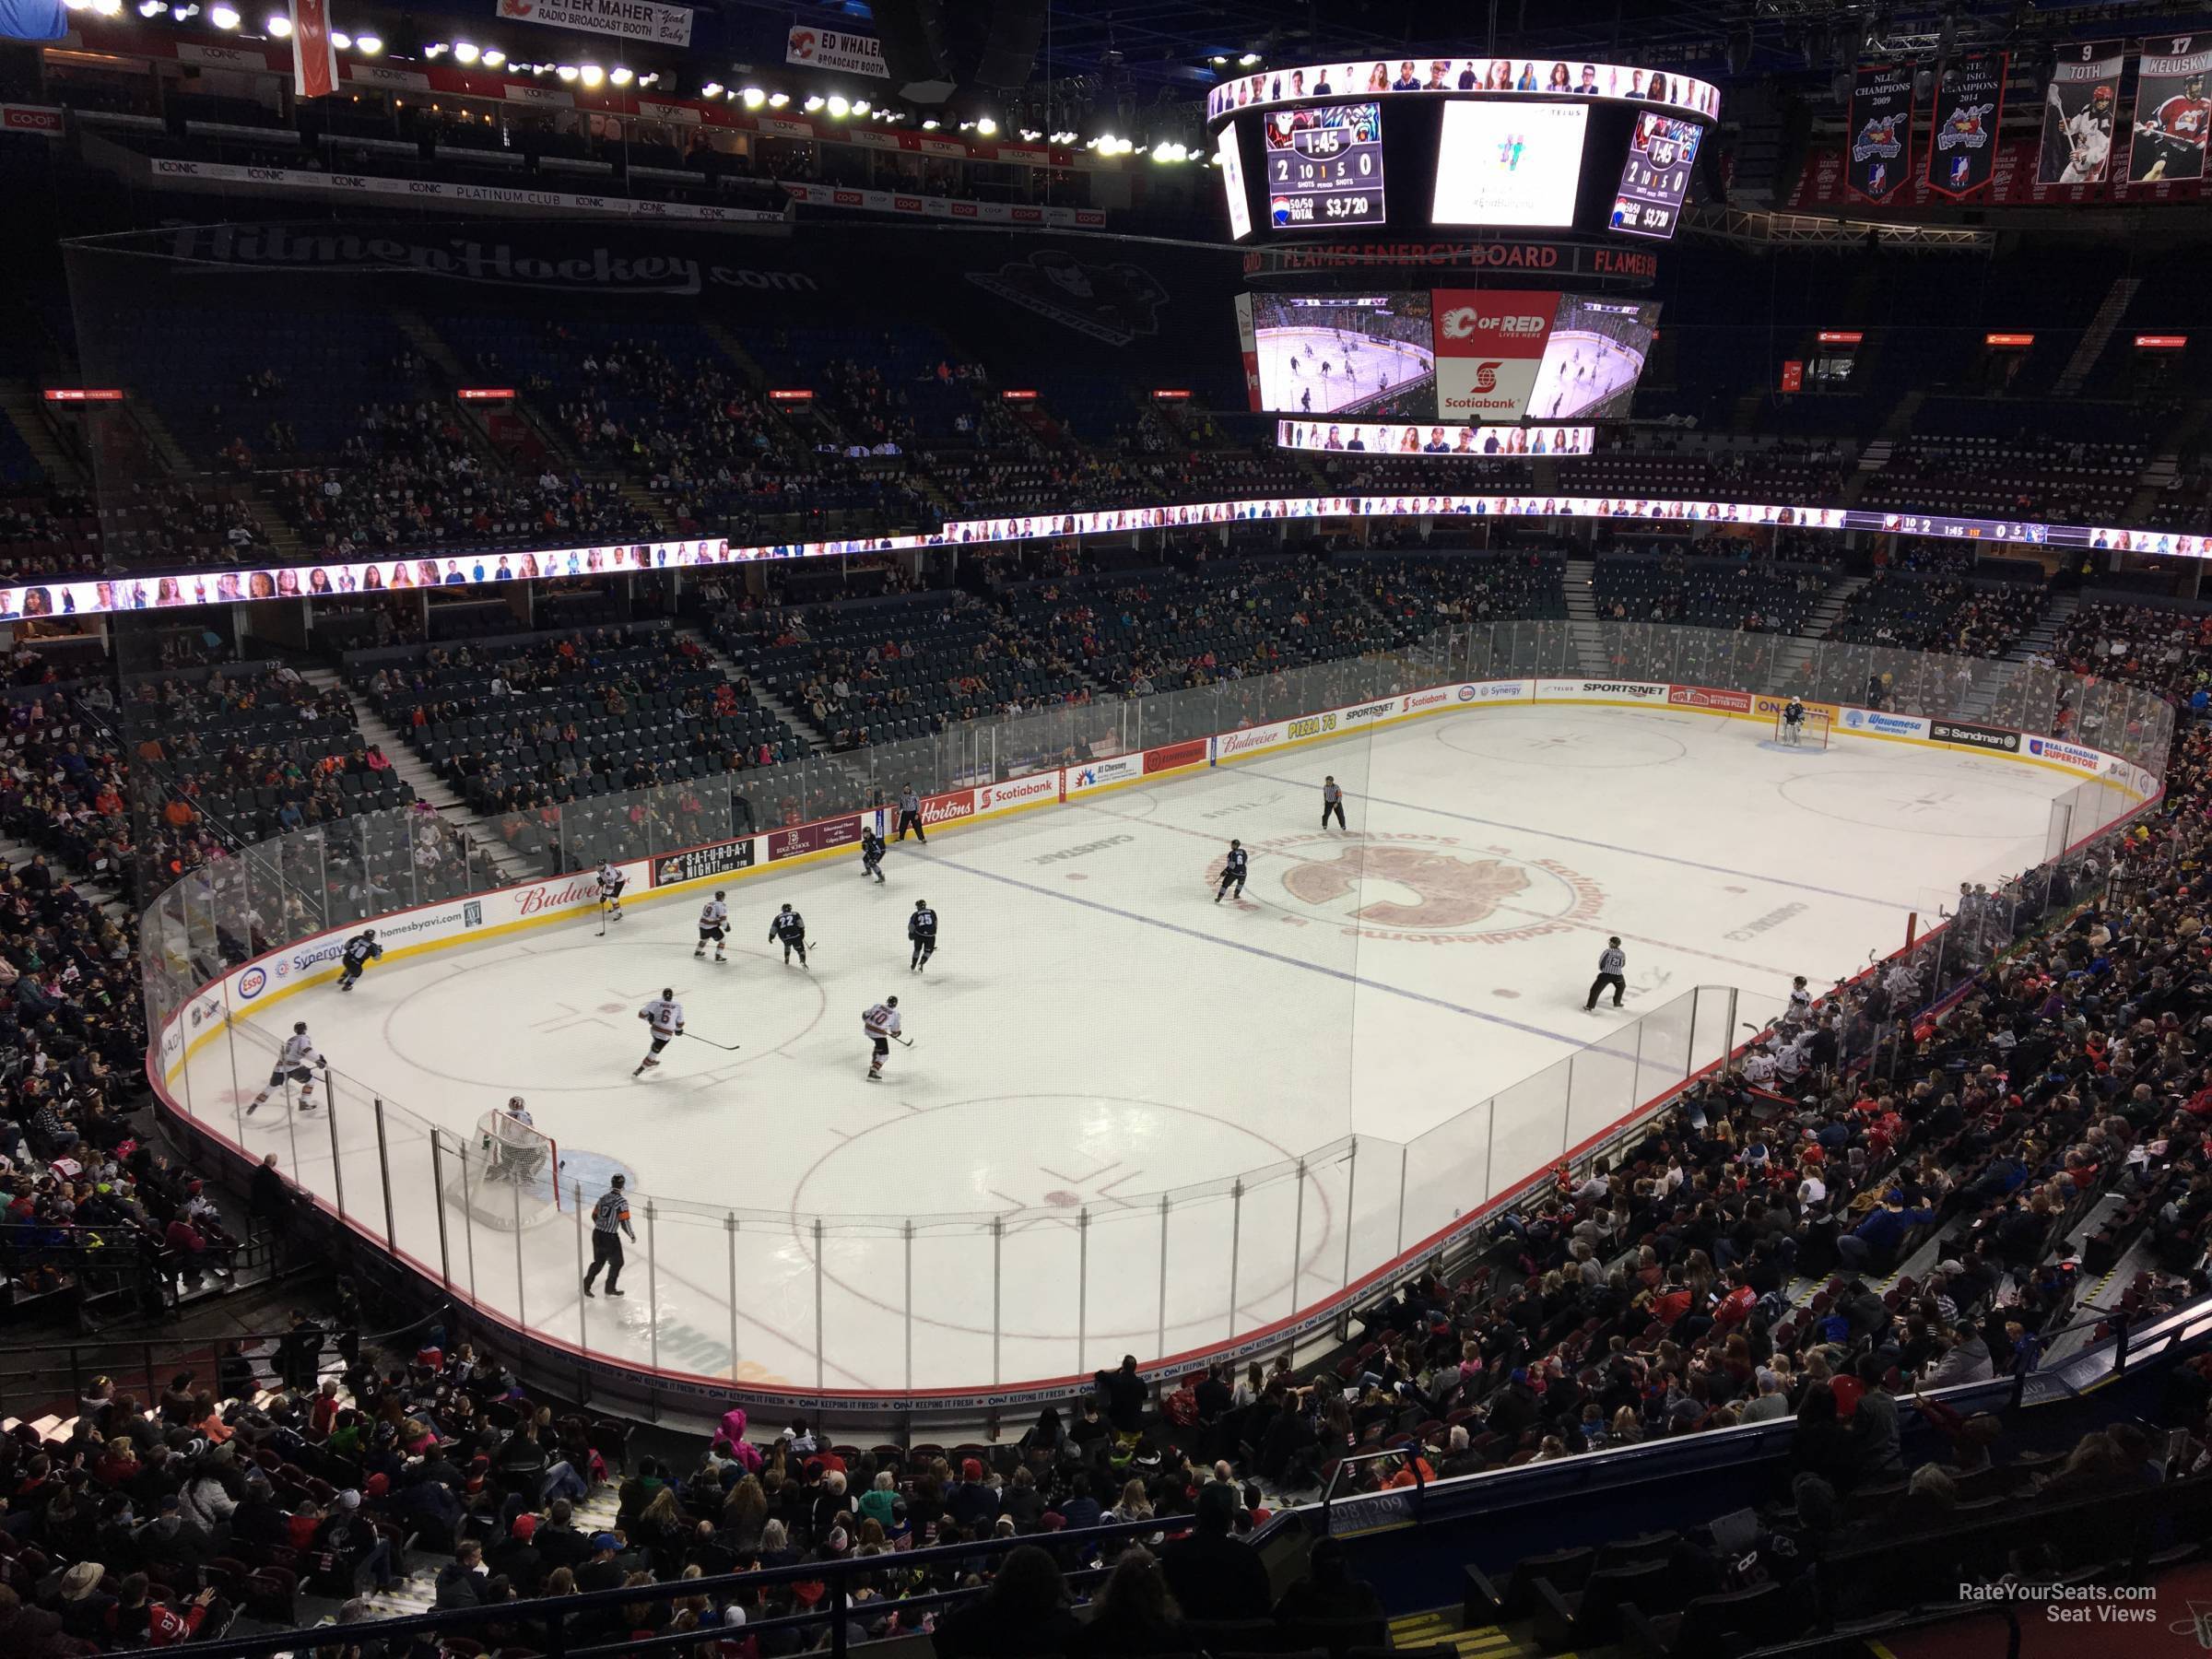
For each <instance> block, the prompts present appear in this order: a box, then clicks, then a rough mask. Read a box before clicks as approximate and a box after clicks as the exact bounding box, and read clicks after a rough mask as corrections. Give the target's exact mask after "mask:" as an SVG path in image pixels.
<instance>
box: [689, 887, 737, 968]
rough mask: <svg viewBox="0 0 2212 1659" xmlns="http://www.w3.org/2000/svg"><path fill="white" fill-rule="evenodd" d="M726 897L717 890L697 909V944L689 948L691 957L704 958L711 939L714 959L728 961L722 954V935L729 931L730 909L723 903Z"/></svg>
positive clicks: (724, 893)
mask: <svg viewBox="0 0 2212 1659" xmlns="http://www.w3.org/2000/svg"><path fill="white" fill-rule="evenodd" d="M727 897H729V895H728V894H727V893H726V892H724V890H722V889H721V888H716V889H715V892H714V897H713V898H712V899H710V900H707V901H706V903H704V904H702V905H700V907H699V943H698V944H696V945H694V946H693V947H691V954H692V955H693V956H695V957H703V956H705V955H706V954H707V941H708V940H710V939H712V941H713V942H714V959H715V960H716V961H718V962H726V961H728V960H729V958H728V957H726V956H724V955H723V952H722V941H723V938H724V935H725V934H727V933H728V931H729V922H730V907H729V906H728V905H726V904H724V902H723V900H724V899H726V898H727Z"/></svg>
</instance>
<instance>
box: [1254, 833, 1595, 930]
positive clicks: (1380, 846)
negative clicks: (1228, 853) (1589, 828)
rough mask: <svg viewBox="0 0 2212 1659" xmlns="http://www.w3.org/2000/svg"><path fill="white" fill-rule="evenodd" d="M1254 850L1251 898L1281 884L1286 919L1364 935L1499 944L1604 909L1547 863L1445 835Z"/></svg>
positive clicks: (1302, 842) (1579, 878) (1574, 879)
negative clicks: (1336, 926)
mask: <svg viewBox="0 0 2212 1659" xmlns="http://www.w3.org/2000/svg"><path fill="white" fill-rule="evenodd" d="M1252 853H1253V861H1252V866H1253V867H1252V877H1253V879H1252V888H1251V896H1252V897H1253V898H1255V899H1264V898H1265V896H1266V895H1267V894H1268V892H1269V891H1270V889H1271V888H1277V886H1278V884H1279V890H1280V891H1281V893H1282V894H1284V895H1286V896H1287V897H1288V900H1289V901H1290V902H1289V904H1288V906H1286V907H1285V920H1287V921H1291V922H1297V923H1312V922H1334V923H1336V924H1339V925H1341V926H1342V927H1343V928H1344V930H1345V931H1346V932H1347V933H1352V934H1358V935H1360V936H1361V937H1364V938H1371V939H1414V940H1419V941H1421V942H1422V943H1424V944H1438V945H1476V944H1480V945H1489V944H1504V943H1507V942H1509V941H1511V940H1514V939H1525V938H1533V937H1535V935H1539V934H1547V933H1557V932H1559V931H1562V930H1563V929H1566V928H1569V927H1571V926H1574V925H1576V924H1580V923H1583V922H1586V921H1588V920H1589V919H1590V918H1591V917H1593V916H1594V915H1595V914H1596V913H1597V912H1598V910H1599V908H1600V907H1601V906H1602V905H1603V904H1604V903H1605V894H1604V892H1603V891H1602V890H1601V889H1600V888H1598V886H1597V884H1596V883H1595V882H1594V881H1592V880H1591V879H1590V878H1589V877H1586V876H1583V874H1581V873H1580V872H1579V871H1575V870H1571V869H1569V868H1568V867H1567V866H1565V865H1561V864H1559V863H1557V862H1555V861H1554V860H1551V859H1548V858H1534V859H1531V858H1521V857H1517V856H1515V855H1514V854H1513V853H1512V852H1511V851H1510V850H1509V849H1507V848H1503V847H1463V846H1461V845H1460V844H1459V843H1458V842H1457V841H1454V840H1453V838H1452V837H1450V836H1444V835H1389V834H1382V835H1365V836H1359V837H1356V838H1354V839H1352V840H1349V841H1347V840H1345V839H1343V838H1341V837H1338V836H1292V837H1288V838H1285V839H1282V840H1277V841H1262V842H1259V843H1257V844H1255V845H1253V848H1252ZM1213 879H1215V880H1216V881H1218V880H1219V879H1220V865H1219V861H1218V860H1217V861H1216V862H1215V865H1214V872H1213Z"/></svg>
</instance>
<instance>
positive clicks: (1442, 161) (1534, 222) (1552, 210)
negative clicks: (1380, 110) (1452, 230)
mask: <svg viewBox="0 0 2212 1659" xmlns="http://www.w3.org/2000/svg"><path fill="white" fill-rule="evenodd" d="M1589 125H1590V111H1589V108H1588V106H1586V105H1583V104H1577V103H1542V102H1533V101H1532V102H1528V103H1498V102H1460V103H1450V104H1446V105H1445V106H1444V118H1443V125H1442V128H1441V132H1440V134H1439V136H1438V139H1437V153H1436V190H1435V194H1434V197H1433V200H1432V201H1431V204H1430V218H1432V219H1433V221H1434V222H1435V223H1437V224H1439V225H1524V226H1530V227H1535V228H1564V227H1567V226H1570V225H1572V224H1573V223H1574V202H1575V194H1576V191H1577V189H1578V187H1579V186H1580V184H1581V182H1582V174H1583V138H1584V136H1585V135H1587V133H1588V130H1589Z"/></svg>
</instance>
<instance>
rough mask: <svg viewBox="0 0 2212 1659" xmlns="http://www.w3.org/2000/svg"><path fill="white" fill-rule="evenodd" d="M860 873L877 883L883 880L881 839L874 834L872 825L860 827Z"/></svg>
mask: <svg viewBox="0 0 2212 1659" xmlns="http://www.w3.org/2000/svg"><path fill="white" fill-rule="evenodd" d="M860 871H861V874H862V875H864V876H873V877H876V879H877V880H878V881H881V880H882V879H883V837H882V836H880V835H878V834H877V833H876V830H875V828H874V826H872V825H865V824H864V825H863V826H861V831H860Z"/></svg>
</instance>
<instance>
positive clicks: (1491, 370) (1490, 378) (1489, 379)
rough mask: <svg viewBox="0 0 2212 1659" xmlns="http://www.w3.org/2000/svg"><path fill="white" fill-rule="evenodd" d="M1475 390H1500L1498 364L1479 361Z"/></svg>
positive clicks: (1476, 368)
mask: <svg viewBox="0 0 2212 1659" xmlns="http://www.w3.org/2000/svg"><path fill="white" fill-rule="evenodd" d="M1475 390H1476V391H1477V392H1495V391H1497V390H1498V365H1497V364H1495V363H1477V364H1476V365H1475Z"/></svg>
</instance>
